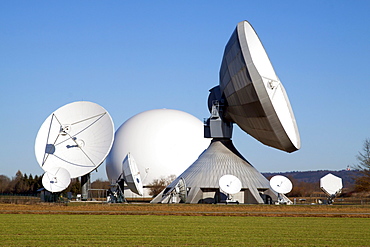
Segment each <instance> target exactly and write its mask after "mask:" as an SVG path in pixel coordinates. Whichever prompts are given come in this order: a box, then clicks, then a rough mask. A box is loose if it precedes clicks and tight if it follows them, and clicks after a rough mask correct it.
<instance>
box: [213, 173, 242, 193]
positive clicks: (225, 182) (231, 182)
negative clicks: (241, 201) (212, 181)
mask: <svg viewBox="0 0 370 247" xmlns="http://www.w3.org/2000/svg"><path fill="white" fill-rule="evenodd" d="M218 184H219V185H220V189H221V190H222V191H224V192H225V193H227V194H231V195H233V194H236V193H238V192H239V191H240V190H241V189H242V182H241V181H240V180H239V178H237V177H235V176H234V175H230V174H227V175H223V176H222V177H221V178H220V180H219V181H218Z"/></svg>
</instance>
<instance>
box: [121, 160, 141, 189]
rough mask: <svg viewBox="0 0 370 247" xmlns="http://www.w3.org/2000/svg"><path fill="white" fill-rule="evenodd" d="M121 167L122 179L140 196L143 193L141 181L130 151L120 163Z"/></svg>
mask: <svg viewBox="0 0 370 247" xmlns="http://www.w3.org/2000/svg"><path fill="white" fill-rule="evenodd" d="M122 169H123V173H122V175H123V180H124V181H125V182H126V184H127V186H128V187H129V189H130V190H131V191H132V192H134V193H136V194H138V195H140V196H142V195H143V183H142V180H141V176H140V172H139V169H138V167H137V165H136V162H135V159H134V158H133V157H132V155H131V154H130V153H128V154H127V155H126V157H125V159H124V160H123V163H122Z"/></svg>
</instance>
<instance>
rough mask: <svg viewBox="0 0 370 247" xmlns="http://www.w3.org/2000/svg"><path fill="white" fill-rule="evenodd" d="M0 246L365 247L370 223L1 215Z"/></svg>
mask: <svg viewBox="0 0 370 247" xmlns="http://www.w3.org/2000/svg"><path fill="white" fill-rule="evenodd" d="M0 221H1V227H0V239H1V242H0V245H1V246H119V245H120V246H220V245H228V246H369V245H370V219H368V218H332V217H324V218H323V217H240V216H233V217H228V216H211V217H209V216H172V215H165V216H158V215H65V214H62V215H59V214H58V215H50V214H42V215H39V214H0Z"/></svg>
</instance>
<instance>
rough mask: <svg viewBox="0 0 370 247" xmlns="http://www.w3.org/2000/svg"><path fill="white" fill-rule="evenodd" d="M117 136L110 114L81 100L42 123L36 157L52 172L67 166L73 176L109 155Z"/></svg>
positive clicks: (53, 114)
mask: <svg viewBox="0 0 370 247" xmlns="http://www.w3.org/2000/svg"><path fill="white" fill-rule="evenodd" d="M113 139H114V126H113V121H112V119H111V117H110V115H109V113H108V112H107V111H106V110H105V109H104V108H103V107H101V106H100V105H98V104H95V103H92V102H87V101H79V102H73V103H70V104H67V105H65V106H62V107H61V108H59V109H57V110H56V111H55V112H53V113H52V114H51V115H50V116H49V117H48V118H47V119H46V120H45V121H44V123H43V124H42V125H41V128H40V130H39V132H38V134H37V137H36V142H35V154H36V159H37V162H38V163H39V165H40V166H41V168H42V169H43V170H44V171H46V172H48V171H51V170H52V169H54V168H56V167H58V168H64V169H66V170H67V171H68V172H69V174H70V176H71V178H76V177H80V176H83V175H85V174H88V173H90V172H91V171H93V170H94V169H96V168H97V167H98V166H99V165H100V164H101V163H102V162H103V161H104V160H105V158H106V157H107V155H108V153H109V151H110V149H111V147H112V144H113Z"/></svg>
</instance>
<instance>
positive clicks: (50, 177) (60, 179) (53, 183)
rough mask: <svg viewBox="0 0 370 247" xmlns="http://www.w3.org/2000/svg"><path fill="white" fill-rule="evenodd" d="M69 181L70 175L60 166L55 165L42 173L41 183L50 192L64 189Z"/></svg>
mask: <svg viewBox="0 0 370 247" xmlns="http://www.w3.org/2000/svg"><path fill="white" fill-rule="evenodd" d="M70 183H71V175H70V174H69V172H68V171H67V170H66V169H64V168H61V167H55V168H52V169H50V170H49V171H47V172H45V173H44V176H43V177H42V185H43V186H44V188H45V189H46V190H48V191H50V192H60V191H62V190H65V189H66V188H67V187H68V186H69V184H70Z"/></svg>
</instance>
